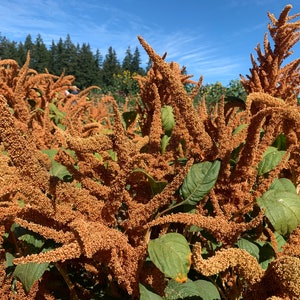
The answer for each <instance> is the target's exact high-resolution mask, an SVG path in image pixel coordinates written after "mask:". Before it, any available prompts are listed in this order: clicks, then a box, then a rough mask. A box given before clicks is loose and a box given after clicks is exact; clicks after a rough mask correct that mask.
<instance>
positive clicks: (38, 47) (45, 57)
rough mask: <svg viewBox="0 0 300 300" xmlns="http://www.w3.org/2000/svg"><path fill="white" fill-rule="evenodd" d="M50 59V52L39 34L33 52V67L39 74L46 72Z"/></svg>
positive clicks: (31, 61)
mask: <svg viewBox="0 0 300 300" xmlns="http://www.w3.org/2000/svg"><path fill="white" fill-rule="evenodd" d="M49 57H50V54H49V51H48V49H47V47H46V45H45V44H44V41H43V39H42V37H41V35H40V34H38V35H37V38H36V40H35V44H34V45H33V48H32V51H31V60H30V63H31V67H32V68H33V69H35V70H36V71H38V72H39V73H42V72H45V69H46V68H48V67H49Z"/></svg>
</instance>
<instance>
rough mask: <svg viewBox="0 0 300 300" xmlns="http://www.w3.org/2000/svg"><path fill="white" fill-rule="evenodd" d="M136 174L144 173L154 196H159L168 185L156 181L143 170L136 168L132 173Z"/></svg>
mask: <svg viewBox="0 0 300 300" xmlns="http://www.w3.org/2000/svg"><path fill="white" fill-rule="evenodd" d="M135 172H140V173H143V174H144V175H145V176H146V177H147V178H148V181H149V183H150V187H151V191H152V194H153V195H156V194H159V193H160V192H161V191H162V190H163V189H164V188H165V186H166V185H167V184H168V183H167V182H165V181H156V180H155V179H154V178H153V177H152V176H151V175H150V174H148V173H147V172H146V171H145V170H144V169H142V168H136V169H134V170H133V171H132V173H135Z"/></svg>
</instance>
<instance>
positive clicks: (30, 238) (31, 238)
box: [18, 233, 45, 249]
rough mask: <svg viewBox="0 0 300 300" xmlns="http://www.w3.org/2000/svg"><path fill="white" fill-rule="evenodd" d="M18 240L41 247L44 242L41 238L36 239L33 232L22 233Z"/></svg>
mask: <svg viewBox="0 0 300 300" xmlns="http://www.w3.org/2000/svg"><path fill="white" fill-rule="evenodd" d="M18 239H19V240H20V241H24V242H26V243H28V244H30V245H32V246H33V247H34V248H40V249H41V248H42V247H43V246H44V244H45V242H44V241H43V240H41V239H38V238H37V237H35V236H34V235H33V234H28V233H27V234H24V235H22V236H20V237H19V238H18Z"/></svg>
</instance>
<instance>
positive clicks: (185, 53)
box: [0, 0, 253, 81]
mask: <svg viewBox="0 0 300 300" xmlns="http://www.w3.org/2000/svg"><path fill="white" fill-rule="evenodd" d="M124 1H128V3H129V4H130V3H132V0H124ZM135 3H136V2H135ZM12 12H13V14H12ZM12 15H13V18H12V17H11V16H12ZM0 28H1V30H2V34H4V35H8V37H9V38H10V39H12V40H17V41H18V40H20V41H24V39H25V37H26V35H27V34H29V33H30V34H31V35H32V37H33V38H34V37H35V36H36V35H37V34H41V36H42V38H43V40H44V42H45V43H46V44H47V45H50V44H51V42H52V40H54V41H56V42H57V41H58V39H59V38H60V37H61V38H64V37H65V36H66V35H67V34H70V36H71V39H72V41H73V42H74V43H75V44H76V43H79V44H81V43H83V42H86V43H89V44H90V45H91V47H92V49H93V50H96V49H97V48H98V49H99V50H100V51H101V53H102V55H105V54H106V51H107V49H108V47H110V46H112V47H113V48H114V49H115V50H116V52H117V55H118V57H119V59H120V60H122V58H123V56H124V55H125V52H126V49H127V47H128V46H130V47H131V48H132V49H134V48H135V47H136V46H138V47H139V48H140V45H139V43H138V39H137V36H138V35H142V36H143V37H144V38H145V39H146V40H147V42H148V43H149V44H150V45H151V46H152V47H153V48H154V49H155V51H157V53H159V54H160V55H162V54H163V53H165V52H167V53H168V55H167V61H176V62H178V63H179V64H180V65H181V66H186V67H187V71H188V73H191V74H194V76H195V79H198V78H199V77H200V75H204V79H205V81H206V80H207V81H210V80H213V78H215V77H216V74H217V76H219V77H218V78H220V80H223V81H227V80H230V79H233V78H236V77H237V76H238V74H239V70H240V67H241V63H242V62H241V57H240V56H233V55H231V54H230V55H229V54H228V55H226V53H230V51H228V49H226V47H227V46H226V45H224V44H221V43H220V44H219V45H217V44H216V41H212V39H211V37H210V36H209V35H208V34H205V33H202V34H199V32H197V31H196V30H191V29H190V28H185V27H183V28H181V29H180V30H178V29H174V30H170V29H169V30H166V28H164V27H162V26H160V24H159V23H158V22H156V20H155V19H151V20H150V19H149V20H147V21H145V20H144V19H143V17H142V16H141V15H138V14H136V13H133V12H132V11H131V10H124V9H121V8H119V7H118V6H117V5H115V4H113V3H112V2H102V1H101V2H99V1H94V0H93V1H87V2H82V1H79V0H69V1H55V0H42V1H37V0H31V1H29V0H27V1H20V0H10V1H7V2H6V4H5V5H2V7H1V10H0ZM252 29H253V28H252ZM244 30H245V29H244ZM227 48H228V47H227ZM140 49H141V48H140ZM140 53H141V60H142V62H143V64H144V65H145V64H146V63H147V61H148V57H147V54H146V53H145V51H144V50H141V51H140Z"/></svg>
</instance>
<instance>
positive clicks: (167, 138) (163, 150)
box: [160, 134, 171, 154]
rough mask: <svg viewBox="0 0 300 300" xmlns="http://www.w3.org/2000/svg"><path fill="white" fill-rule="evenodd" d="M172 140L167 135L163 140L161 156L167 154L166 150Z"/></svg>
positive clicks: (161, 142)
mask: <svg viewBox="0 0 300 300" xmlns="http://www.w3.org/2000/svg"><path fill="white" fill-rule="evenodd" d="M170 139H171V137H170V136H168V135H166V134H165V135H164V136H163V137H162V138H161V141H160V149H161V154H164V153H165V152H166V148H167V146H168V144H169V141H170Z"/></svg>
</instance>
